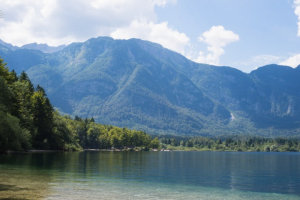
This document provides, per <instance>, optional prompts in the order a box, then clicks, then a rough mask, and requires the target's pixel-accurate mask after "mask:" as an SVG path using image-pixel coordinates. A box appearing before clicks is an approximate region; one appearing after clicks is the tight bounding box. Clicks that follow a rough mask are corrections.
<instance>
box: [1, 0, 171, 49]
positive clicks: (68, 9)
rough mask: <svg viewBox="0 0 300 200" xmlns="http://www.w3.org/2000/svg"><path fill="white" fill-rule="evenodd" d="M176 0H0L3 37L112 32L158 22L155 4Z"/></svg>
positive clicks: (49, 39)
mask: <svg viewBox="0 0 300 200" xmlns="http://www.w3.org/2000/svg"><path fill="white" fill-rule="evenodd" d="M174 2H175V0H143V1H141V0H113V1H112V0H90V1H86V0H63V1H62V0H13V1H12V0H1V10H2V18H0V38H1V39H2V40H4V41H6V42H9V43H12V44H15V45H23V44H26V43H30V42H39V43H48V44H51V45H59V44H62V43H70V42H74V41H83V40H86V39H88V38H90V37H95V36H100V35H110V33H112V32H114V31H115V30H117V29H119V28H120V27H126V26H130V25H131V24H132V22H133V21H136V20H147V21H152V23H153V24H155V22H156V14H155V7H156V6H161V7H163V6H165V5H166V4H168V3H174Z"/></svg>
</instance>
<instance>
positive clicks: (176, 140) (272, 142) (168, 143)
mask: <svg viewBox="0 0 300 200" xmlns="http://www.w3.org/2000/svg"><path fill="white" fill-rule="evenodd" d="M160 141H161V143H162V148H167V149H172V150H198V151H263V152H270V151H272V152H283V151H297V152H299V151H300V138H280V137H277V138H263V137H255V136H226V137H215V138H208V137H175V136H169V137H167V136H165V137H161V138H160Z"/></svg>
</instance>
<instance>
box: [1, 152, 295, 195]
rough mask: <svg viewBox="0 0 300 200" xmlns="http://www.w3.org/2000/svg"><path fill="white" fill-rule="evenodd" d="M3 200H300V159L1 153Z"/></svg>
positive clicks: (212, 154)
mask: <svg viewBox="0 0 300 200" xmlns="http://www.w3.org/2000/svg"><path fill="white" fill-rule="evenodd" d="M4 199H15V200H21V199H47V200H56V199H61V200H66V199H72V200H77V199H78V200H79V199H80V200H82V199H185V200H190V199H208V200H210V199H214V200H219V199H220V200H221V199H222V200H224V199H225V200H227V199H228V200H229V199H230V200H235V199H251V200H259V199H264V200H265V199H267V200H268V199H272V200H274V199H285V200H287V199H300V153H241V152H73V153H62V152H61V153H31V154H9V155H0V200H4Z"/></svg>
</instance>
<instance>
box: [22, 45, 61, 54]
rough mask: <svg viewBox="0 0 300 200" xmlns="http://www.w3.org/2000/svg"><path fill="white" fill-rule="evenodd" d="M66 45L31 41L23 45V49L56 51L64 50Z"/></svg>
mask: <svg viewBox="0 0 300 200" xmlns="http://www.w3.org/2000/svg"><path fill="white" fill-rule="evenodd" d="M65 46H66V45H60V46H49V45H47V44H38V43H29V44H25V45H23V46H22V47H21V48H22V49H32V50H39V51H42V52H44V53H53V52H56V51H60V50H62V49H63V48H64V47H65Z"/></svg>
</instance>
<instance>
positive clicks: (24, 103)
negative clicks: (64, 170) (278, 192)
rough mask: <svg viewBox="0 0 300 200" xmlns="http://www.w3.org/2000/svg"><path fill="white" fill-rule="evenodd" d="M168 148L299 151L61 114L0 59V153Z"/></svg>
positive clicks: (292, 144) (279, 142) (293, 144)
mask: <svg viewBox="0 0 300 200" xmlns="http://www.w3.org/2000/svg"><path fill="white" fill-rule="evenodd" d="M151 148H152V149H157V148H163V149H170V150H200V151H204V150H205V151H266V152H269V151H275V152H277V151H300V139H299V138H262V137H253V136H226V137H216V138H208V137H177V136H161V137H160V139H158V138H153V137H151V136H150V135H148V134H146V133H145V132H143V131H137V130H130V129H127V128H119V127H115V126H110V125H102V124H98V123H95V121H94V119H93V118H91V119H87V118H86V119H82V118H80V117H78V116H76V117H75V118H74V119H73V118H71V117H70V116H62V115H60V114H59V113H58V112H57V111H55V110H54V108H53V106H52V105H51V103H50V100H49V99H48V97H47V94H46V92H45V91H44V89H43V88H42V87H40V86H39V85H38V86H37V87H34V86H33V84H32V83H31V81H30V79H29V77H28V76H27V74H26V73H25V72H22V73H21V74H20V75H19V76H18V75H17V74H16V73H15V72H14V71H9V69H8V68H7V67H6V64H5V63H4V62H3V60H2V59H0V152H6V151H7V150H13V151H23V150H30V149H42V150H81V149H127V150H130V149H131V150H133V149H139V150H148V149H151Z"/></svg>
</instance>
